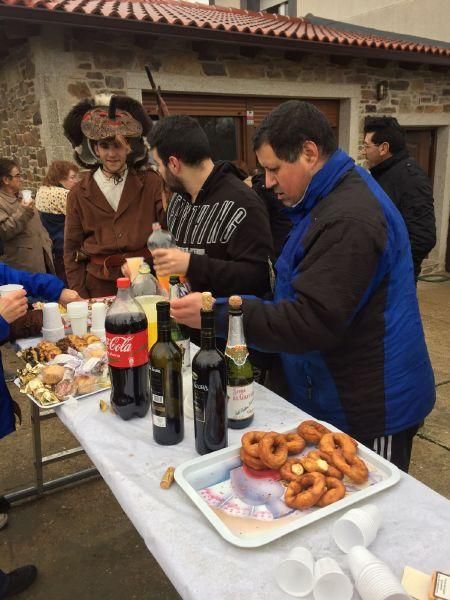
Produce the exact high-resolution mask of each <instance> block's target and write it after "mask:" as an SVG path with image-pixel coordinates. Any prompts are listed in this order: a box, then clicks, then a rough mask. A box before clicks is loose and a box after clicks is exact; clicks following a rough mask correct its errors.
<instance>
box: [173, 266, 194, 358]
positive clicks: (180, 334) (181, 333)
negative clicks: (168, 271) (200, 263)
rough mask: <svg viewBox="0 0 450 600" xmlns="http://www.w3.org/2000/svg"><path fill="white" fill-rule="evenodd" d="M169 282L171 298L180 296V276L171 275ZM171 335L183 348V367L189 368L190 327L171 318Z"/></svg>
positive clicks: (181, 348) (180, 347)
mask: <svg viewBox="0 0 450 600" xmlns="http://www.w3.org/2000/svg"><path fill="white" fill-rule="evenodd" d="M169 283H170V288H169V298H170V300H173V299H174V298H179V297H180V295H179V293H178V290H179V286H180V278H179V277H178V275H171V276H170V279H169ZM170 336H171V338H172V342H175V344H176V345H177V346H178V347H179V349H180V350H181V355H182V357H183V369H187V368H188V367H189V366H190V365H191V340H190V337H189V333H188V329H187V328H186V327H184V326H183V325H179V324H178V323H177V322H176V321H175V319H171V321H170Z"/></svg>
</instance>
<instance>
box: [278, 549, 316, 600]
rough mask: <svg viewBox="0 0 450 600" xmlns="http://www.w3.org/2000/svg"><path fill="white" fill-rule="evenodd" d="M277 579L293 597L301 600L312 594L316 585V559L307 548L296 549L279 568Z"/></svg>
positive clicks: (281, 586)
mask: <svg viewBox="0 0 450 600" xmlns="http://www.w3.org/2000/svg"><path fill="white" fill-rule="evenodd" d="M275 579H276V580H277V583H278V585H279V586H280V588H281V589H282V590H283V592H286V594H289V595H291V596H296V597H297V598H301V597H302V596H307V595H308V594H310V593H311V592H312V589H313V585H314V559H313V556H312V554H311V552H310V551H309V550H308V549H307V548H303V547H301V546H299V547H297V548H294V549H293V550H291V552H290V553H289V556H288V557H287V558H286V559H285V560H283V561H282V562H281V563H280V564H279V565H278V567H277V569H276V572H275Z"/></svg>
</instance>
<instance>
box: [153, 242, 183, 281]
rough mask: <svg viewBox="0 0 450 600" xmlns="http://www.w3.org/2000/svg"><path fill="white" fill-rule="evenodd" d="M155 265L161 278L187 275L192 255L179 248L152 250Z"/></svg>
mask: <svg viewBox="0 0 450 600" xmlns="http://www.w3.org/2000/svg"><path fill="white" fill-rule="evenodd" d="M152 256H153V265H154V267H155V271H156V274H157V275H158V276H160V277H167V276H168V275H186V273H187V270H188V267H189V261H190V259H191V255H190V254H189V252H184V251H183V250H179V249H178V248H168V249H167V250H165V249H164V248H157V249H156V250H152Z"/></svg>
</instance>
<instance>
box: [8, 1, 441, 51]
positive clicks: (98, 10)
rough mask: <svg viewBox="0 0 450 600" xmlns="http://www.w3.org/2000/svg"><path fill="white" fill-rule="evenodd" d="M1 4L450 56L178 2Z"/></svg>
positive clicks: (426, 47)
mask: <svg viewBox="0 0 450 600" xmlns="http://www.w3.org/2000/svg"><path fill="white" fill-rule="evenodd" d="M1 5H4V6H10V7H23V8H29V9H39V10H40V11H42V10H46V11H49V12H52V11H54V12H56V11H58V12H66V13H78V14H85V15H86V16H90V15H99V16H103V17H109V18H113V19H121V20H136V21H146V22H152V23H168V24H169V25H181V26H183V27H187V28H192V29H193V28H211V29H215V30H220V29H221V30H225V31H235V32H240V33H248V34H253V35H255V36H261V35H262V36H268V35H273V36H276V37H283V38H291V39H297V40H305V41H310V42H320V43H322V44H330V45H352V46H357V47H367V48H376V49H380V50H394V51H398V52H415V53H420V54H430V55H436V56H443V57H449V58H450V49H448V48H444V47H442V46H439V42H437V43H436V45H431V44H428V43H427V44H424V43H419V42H411V41H406V40H402V39H401V36H397V34H396V37H398V38H399V39H390V38H388V37H379V36H377V35H372V34H367V33H360V32H356V31H351V27H352V26H351V25H350V24H349V25H348V29H347V28H345V29H344V28H342V29H340V28H339V29H336V28H335V27H330V26H329V25H322V24H317V23H316V24H313V23H311V22H309V21H308V20H307V19H303V18H290V17H284V16H280V15H273V14H270V13H265V12H258V13H255V12H250V11H247V10H240V9H232V8H222V7H220V6H208V5H204V4H193V3H190V2H183V1H182V0H122V1H119V0H59V1H57V0H0V6H1Z"/></svg>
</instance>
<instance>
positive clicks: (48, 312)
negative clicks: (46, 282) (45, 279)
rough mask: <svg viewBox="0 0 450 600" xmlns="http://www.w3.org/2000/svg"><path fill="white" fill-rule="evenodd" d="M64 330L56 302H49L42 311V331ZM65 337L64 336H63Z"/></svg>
mask: <svg viewBox="0 0 450 600" xmlns="http://www.w3.org/2000/svg"><path fill="white" fill-rule="evenodd" d="M61 328H62V329H64V325H63V322H62V318H61V313H60V312H59V306H58V304H57V303H56V302H47V303H46V304H44V307H43V309H42V329H46V330H51V329H61ZM62 337H64V335H63V336H62Z"/></svg>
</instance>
